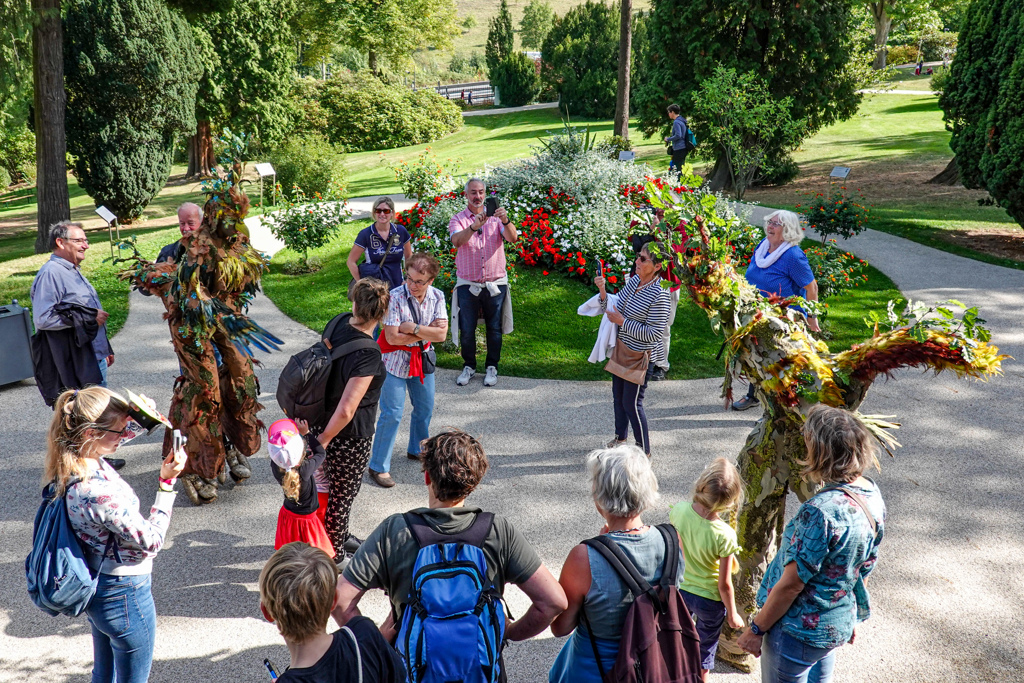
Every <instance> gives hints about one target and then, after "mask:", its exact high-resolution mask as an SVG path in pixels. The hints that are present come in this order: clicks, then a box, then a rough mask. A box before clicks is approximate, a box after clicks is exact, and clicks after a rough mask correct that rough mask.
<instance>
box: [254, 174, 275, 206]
mask: <svg viewBox="0 0 1024 683" xmlns="http://www.w3.org/2000/svg"><path fill="white" fill-rule="evenodd" d="M256 173H257V174H258V175H259V177H260V209H262V210H263V213H264V214H266V213H267V209H266V207H265V206H263V178H264V177H266V176H274V206H277V171H275V170H274V167H273V166H272V165H271V164H270V162H263V163H262V164H256Z"/></svg>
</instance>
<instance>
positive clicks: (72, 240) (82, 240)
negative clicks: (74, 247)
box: [61, 237, 89, 244]
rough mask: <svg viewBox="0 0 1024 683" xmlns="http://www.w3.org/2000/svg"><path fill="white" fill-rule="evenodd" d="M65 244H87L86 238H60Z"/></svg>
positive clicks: (87, 239)
mask: <svg viewBox="0 0 1024 683" xmlns="http://www.w3.org/2000/svg"><path fill="white" fill-rule="evenodd" d="M61 239H62V240H64V241H65V242H77V243H80V244H89V238H88V237H61Z"/></svg>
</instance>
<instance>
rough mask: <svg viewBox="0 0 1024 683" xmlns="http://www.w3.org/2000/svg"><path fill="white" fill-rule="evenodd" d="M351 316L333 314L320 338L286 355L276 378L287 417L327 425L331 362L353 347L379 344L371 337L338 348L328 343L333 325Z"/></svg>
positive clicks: (278, 400) (278, 396)
mask: <svg viewBox="0 0 1024 683" xmlns="http://www.w3.org/2000/svg"><path fill="white" fill-rule="evenodd" d="M351 316H352V314H351V313H342V314H341V315H338V316H335V318H334V320H332V321H331V322H329V323H328V324H327V329H325V330H324V336H323V338H322V339H321V340H320V341H318V342H317V343H316V344H313V345H312V346H310V347H309V348H308V349H306V350H305V351H300V352H299V353H297V354H295V355H294V356H292V357H291V358H289V359H288V363H287V364H286V365H285V366H284V370H282V371H281V376H280V378H278V380H277V404H278V405H279V406H281V410H283V411H284V414H285V415H287V416H288V417H289V418H291V419H293V420H295V419H298V420H306V421H307V422H308V423H309V425H310V427H322V426H324V425H326V424H327V420H328V418H329V417H330V416H329V415H327V410H326V406H325V405H324V400H325V396H326V394H327V380H328V378H330V376H331V365H332V364H333V363H334V361H336V360H338V359H339V358H341V357H342V356H347V355H348V354H350V353H352V352H353V351H361V350H363V349H377V348H379V347H378V346H377V343H376V342H375V341H373V340H372V339H354V340H353V341H350V342H348V343H347V344H342V345H341V346H339V347H337V348H334V347H332V346H331V335H332V334H334V330H335V328H337V326H338V325H339V324H341V323H343V322H344V323H345V324H348V318H350V317H351Z"/></svg>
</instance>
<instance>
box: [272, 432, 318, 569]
mask: <svg viewBox="0 0 1024 683" xmlns="http://www.w3.org/2000/svg"><path fill="white" fill-rule="evenodd" d="M267 449H268V450H269V451H270V469H271V470H272V471H273V472H274V478H275V479H277V481H278V483H279V484H281V488H283V489H284V505H282V506H281V511H280V512H279V513H278V514H277V537H276V538H275V539H274V549H275V550H277V549H279V548H280V547H281V546H283V545H285V544H287V543H291V542H293V541H302V542H303V543H308V544H309V545H311V546H314V547H317V548H320V549H321V550H323V551H324V552H325V553H327V554H328V555H330V556H331V557H334V546H333V545H332V544H331V539H330V537H328V536H327V530H326V529H325V528H324V524H323V521H321V519H320V517H318V516H317V514H316V512H317V508H318V507H319V501H318V499H317V490H316V480H315V476H314V475H315V472H316V470H317V468H318V467H320V465H322V464H323V462H324V458H326V457H327V452H326V451H325V450H324V447H323V446H322V445H321V444H320V441H318V440H317V438H316V437H314V436H310V434H309V425H308V424H306V422H305V421H304V420H297V421H295V422H293V421H291V420H278V421H277V422H275V423H274V424H272V425H270V434H269V435H268V436H267Z"/></svg>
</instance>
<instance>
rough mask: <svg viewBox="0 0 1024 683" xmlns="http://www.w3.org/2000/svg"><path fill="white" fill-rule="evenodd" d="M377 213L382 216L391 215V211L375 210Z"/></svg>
mask: <svg viewBox="0 0 1024 683" xmlns="http://www.w3.org/2000/svg"><path fill="white" fill-rule="evenodd" d="M375 211H376V212H377V213H379V214H380V215H382V216H387V215H388V214H389V213H391V209H375Z"/></svg>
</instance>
